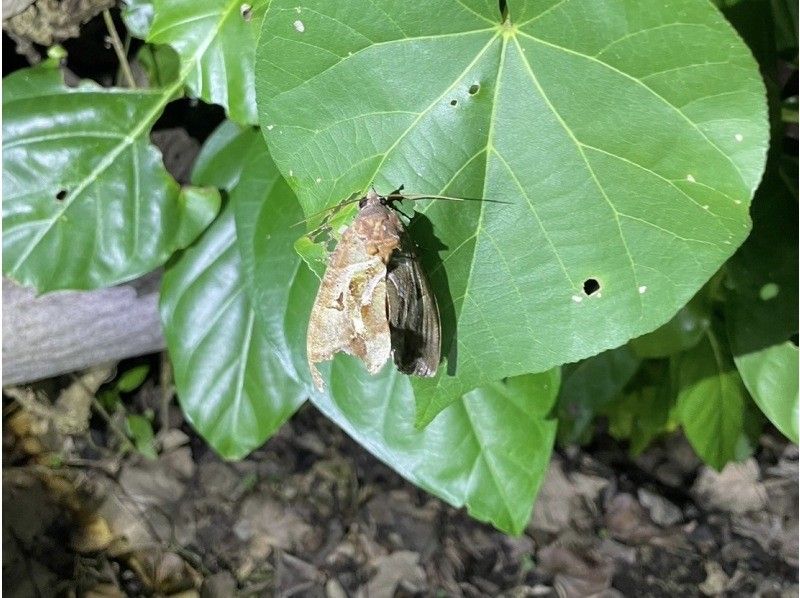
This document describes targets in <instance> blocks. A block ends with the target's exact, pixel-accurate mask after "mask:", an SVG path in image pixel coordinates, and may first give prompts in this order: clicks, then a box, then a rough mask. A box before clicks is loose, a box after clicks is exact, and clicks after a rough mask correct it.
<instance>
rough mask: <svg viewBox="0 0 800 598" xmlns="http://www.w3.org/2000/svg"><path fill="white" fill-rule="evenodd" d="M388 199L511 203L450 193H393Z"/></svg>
mask: <svg viewBox="0 0 800 598" xmlns="http://www.w3.org/2000/svg"><path fill="white" fill-rule="evenodd" d="M386 198H387V199H410V200H412V201H416V200H418V199H444V200H448V201H485V202H488V203H504V204H511V202H510V201H502V200H500V199H485V198H478V197H451V196H449V195H430V194H427V193H420V194H416V193H413V194H409V195H403V194H402V193H392V194H390V195H387V196H386Z"/></svg>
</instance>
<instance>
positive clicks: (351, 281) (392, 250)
mask: <svg viewBox="0 0 800 598" xmlns="http://www.w3.org/2000/svg"><path fill="white" fill-rule="evenodd" d="M398 197H399V196H397V195H395V194H392V195H390V196H388V197H382V196H380V195H378V194H377V193H376V192H375V191H374V190H372V191H370V192H369V193H368V194H367V195H366V196H365V197H363V198H362V199H361V200H360V201H359V204H358V215H357V216H356V219H355V220H354V221H353V223H352V224H351V225H350V226H348V227H347V229H346V230H345V231H344V233H343V234H342V237H341V239H340V240H339V243H338V244H337V246H336V249H335V250H334V251H333V253H332V254H331V255H330V258H329V260H328V268H327V270H326V271H325V276H324V277H323V279H322V283H321V284H320V287H319V291H318V292H317V297H316V299H315V301H314V307H313V308H312V309H311V317H310V320H309V323H308V336H307V339H306V343H307V344H306V348H307V353H308V365H309V368H310V370H311V377H312V379H313V380H314V385H315V386H316V387H317V388H318V389H320V390H321V389H322V388H323V387H324V384H323V381H322V377H321V376H320V373H319V371H318V370H317V367H316V364H317V363H320V362H323V361H328V360H330V359H332V358H333V356H334V355H335V354H336V353H339V352H344V353H348V354H349V355H354V356H356V357H358V358H359V359H360V360H361V361H362V362H364V365H365V366H366V368H367V371H368V372H369V373H370V374H376V373H377V372H378V371H379V370H380V369H381V368H382V367H383V365H384V364H385V363H386V360H387V359H389V356H390V355H393V357H394V362H395V365H396V366H397V369H398V370H400V371H401V372H403V373H406V374H415V375H417V376H426V377H429V376H434V375H435V374H436V369H437V367H438V365H439V355H440V352H441V338H440V324H439V308H438V307H437V305H436V298H435V297H434V295H433V293H432V292H431V288H430V284H429V283H428V279H427V277H426V276H425V273H424V272H423V270H422V267H421V265H420V263H419V260H418V259H417V257H416V255H415V253H414V246H413V244H412V243H411V240H410V239H409V238H408V236H407V235H406V232H405V227H404V226H403V223H402V222H401V221H400V218H399V217H398V216H397V213H396V212H395V211H394V210H393V209H392V208H391V202H392V201H393V200H394V199H396V198H398Z"/></svg>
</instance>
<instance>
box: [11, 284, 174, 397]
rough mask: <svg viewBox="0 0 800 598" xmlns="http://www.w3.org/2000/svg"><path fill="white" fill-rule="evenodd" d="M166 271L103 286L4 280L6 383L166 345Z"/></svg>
mask: <svg viewBox="0 0 800 598" xmlns="http://www.w3.org/2000/svg"><path fill="white" fill-rule="evenodd" d="M160 280H161V278H160V275H157V274H154V275H149V276H146V277H144V278H142V279H139V280H137V281H133V282H131V283H128V284H125V285H120V286H118V287H113V288H110V289H100V290H97V291H88V292H76V291H62V292H57V293H50V294H48V295H42V296H39V297H37V296H36V293H35V292H34V291H33V290H31V289H27V288H23V287H20V286H18V285H17V284H15V283H13V282H11V281H10V280H7V279H5V278H4V279H3V385H7V384H21V383H25V382H32V381H34V380H41V379H43V378H49V377H51V376H56V375H59V374H65V373H67V372H72V371H75V370H81V369H84V368H87V367H89V366H92V365H96V364H98V363H106V362H109V361H117V360H120V359H125V358H127V357H135V356H137V355H144V354H146V353H153V352H155V351H160V350H161V349H163V348H164V336H163V334H162V332H161V321H160V320H159V316H158V288H159V285H160Z"/></svg>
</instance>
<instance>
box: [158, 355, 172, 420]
mask: <svg viewBox="0 0 800 598" xmlns="http://www.w3.org/2000/svg"><path fill="white" fill-rule="evenodd" d="M158 383H159V385H160V386H161V408H160V410H159V411H160V412H159V414H158V415H159V423H160V428H161V431H162V432H165V431H167V430H169V404H170V402H171V401H172V395H173V393H174V390H173V387H172V363H171V362H170V360H169V356H168V355H167V352H166V351H163V352H162V353H161V372H160V373H159V381H158Z"/></svg>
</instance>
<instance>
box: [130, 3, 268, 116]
mask: <svg viewBox="0 0 800 598" xmlns="http://www.w3.org/2000/svg"><path fill="white" fill-rule="evenodd" d="M152 4H153V14H154V17H153V20H152V23H151V25H150V28H149V30H148V32H147V41H148V42H151V43H155V44H169V45H170V46H172V47H173V48H174V49H175V50H176V51H177V52H178V55H179V56H180V57H181V61H182V64H183V65H184V67H188V68H189V69H190V71H189V73H188V76H187V79H186V86H187V87H188V88H189V91H190V93H191V94H192V95H193V96H195V97H198V98H200V99H202V100H204V101H206V102H210V103H214V104H220V105H221V106H224V107H225V109H226V111H227V112H228V115H229V116H230V117H231V118H232V119H233V120H235V121H237V122H240V123H244V124H246V123H256V122H257V116H256V103H255V89H254V77H255V65H254V59H255V47H256V38H257V36H258V32H259V28H260V25H261V19H262V18H263V16H264V6H265V5H266V0H253V1H252V2H250V3H244V2H241V1H239V0H153V2H152ZM139 10H140V11H141V10H142V8H141V7H139ZM137 14H138V13H137ZM137 23H138V21H137Z"/></svg>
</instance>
